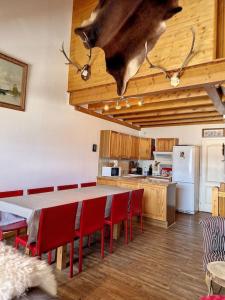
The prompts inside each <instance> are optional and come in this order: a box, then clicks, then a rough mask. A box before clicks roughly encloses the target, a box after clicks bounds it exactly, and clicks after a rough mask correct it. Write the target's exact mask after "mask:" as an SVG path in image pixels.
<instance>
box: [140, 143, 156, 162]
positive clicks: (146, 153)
mask: <svg viewBox="0 0 225 300" xmlns="http://www.w3.org/2000/svg"><path fill="white" fill-rule="evenodd" d="M153 151H154V140H153V139H146V138H140V139H139V159H141V160H149V159H151V158H152V153H153Z"/></svg>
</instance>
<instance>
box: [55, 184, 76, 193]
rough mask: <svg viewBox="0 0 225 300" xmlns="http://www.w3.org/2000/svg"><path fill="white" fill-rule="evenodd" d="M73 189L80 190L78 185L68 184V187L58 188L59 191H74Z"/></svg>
mask: <svg viewBox="0 0 225 300" xmlns="http://www.w3.org/2000/svg"><path fill="white" fill-rule="evenodd" d="M72 189H78V184H67V185H59V186H57V190H58V191H64V190H72Z"/></svg>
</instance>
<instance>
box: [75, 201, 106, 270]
mask: <svg viewBox="0 0 225 300" xmlns="http://www.w3.org/2000/svg"><path fill="white" fill-rule="evenodd" d="M105 205H106V197H100V198H96V199H91V200H85V201H83V203H82V209H81V216H80V228H79V229H78V230H75V233H74V238H80V244H79V273H80V272H82V260H83V257H82V255H83V237H84V236H90V235H91V234H92V233H94V232H96V231H101V256H102V258H104V217H105Z"/></svg>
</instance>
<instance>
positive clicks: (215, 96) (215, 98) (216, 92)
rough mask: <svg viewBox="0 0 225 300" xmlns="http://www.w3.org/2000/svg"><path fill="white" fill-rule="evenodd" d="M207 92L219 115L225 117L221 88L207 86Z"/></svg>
mask: <svg viewBox="0 0 225 300" xmlns="http://www.w3.org/2000/svg"><path fill="white" fill-rule="evenodd" d="M205 90H206V92H207V94H208V96H209V98H210V99H211V100H212V102H213V104H214V106H215V108H216V110H217V111H218V113H219V114H221V115H225V104H224V103H223V99H222V97H223V91H222V89H221V87H219V88H216V87H215V86H214V85H205Z"/></svg>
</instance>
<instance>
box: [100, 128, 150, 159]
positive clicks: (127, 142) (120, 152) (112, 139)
mask: <svg viewBox="0 0 225 300" xmlns="http://www.w3.org/2000/svg"><path fill="white" fill-rule="evenodd" d="M153 148H154V140H153V139H149V138H139V137H138V136H132V135H129V134H124V133H119V132H115V131H111V130H102V131H101V138H100V154H99V155H100V158H112V159H133V160H138V159H142V160H148V159H151V158H152V153H153Z"/></svg>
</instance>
